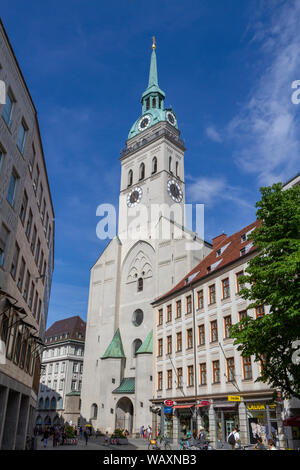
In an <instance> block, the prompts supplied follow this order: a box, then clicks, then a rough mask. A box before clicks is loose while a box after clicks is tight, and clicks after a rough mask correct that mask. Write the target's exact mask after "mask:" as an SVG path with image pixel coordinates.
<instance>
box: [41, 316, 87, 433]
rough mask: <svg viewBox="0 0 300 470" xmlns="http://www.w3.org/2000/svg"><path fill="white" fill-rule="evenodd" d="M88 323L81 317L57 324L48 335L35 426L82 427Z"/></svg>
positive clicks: (49, 329) (48, 331)
mask: <svg viewBox="0 0 300 470" xmlns="http://www.w3.org/2000/svg"><path fill="white" fill-rule="evenodd" d="M85 327H86V325H85V322H84V321H83V320H82V319H81V318H80V317H78V316H75V317H70V318H66V319H64V320H59V321H56V322H55V323H54V324H53V325H52V326H50V328H48V330H47V331H46V333H45V349H44V351H43V360H42V373H41V380H40V388H39V395H38V405H37V411H36V417H35V425H36V426H37V428H38V430H39V431H41V430H42V429H43V428H44V427H45V426H52V425H57V424H64V423H69V424H72V425H75V426H77V425H78V424H80V394H81V384H82V372H83V355H84V341H85Z"/></svg>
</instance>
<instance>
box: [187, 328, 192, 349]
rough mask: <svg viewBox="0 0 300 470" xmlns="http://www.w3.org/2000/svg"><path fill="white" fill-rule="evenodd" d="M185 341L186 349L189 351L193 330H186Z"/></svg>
mask: <svg viewBox="0 0 300 470" xmlns="http://www.w3.org/2000/svg"><path fill="white" fill-rule="evenodd" d="M186 340H187V349H191V348H192V347H193V329H192V328H189V329H188V330H186Z"/></svg>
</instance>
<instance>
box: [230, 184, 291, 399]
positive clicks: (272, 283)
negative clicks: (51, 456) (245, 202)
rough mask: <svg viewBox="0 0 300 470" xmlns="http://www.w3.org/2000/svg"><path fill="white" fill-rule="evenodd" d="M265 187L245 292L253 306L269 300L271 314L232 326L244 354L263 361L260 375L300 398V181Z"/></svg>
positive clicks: (236, 342)
mask: <svg viewBox="0 0 300 470" xmlns="http://www.w3.org/2000/svg"><path fill="white" fill-rule="evenodd" d="M260 192H261V200H260V201H258V202H257V203H256V207H257V208H258V209H257V212H256V215H257V219H260V220H261V222H262V224H261V226H259V227H258V228H257V229H256V230H254V231H253V232H252V233H251V235H250V236H249V238H251V239H252V240H253V243H254V245H255V246H256V247H257V248H258V254H257V255H256V256H255V257H253V258H252V259H250V261H249V263H248V266H247V269H246V273H245V275H244V276H242V278H241V283H244V288H243V289H242V290H241V296H242V297H243V298H244V299H248V300H249V301H250V304H249V306H248V309H251V308H256V307H259V306H261V305H263V306H266V307H267V306H269V307H270V314H266V315H263V316H262V317H258V318H252V317H250V315H248V316H247V317H246V318H245V319H244V320H242V321H241V322H239V323H237V324H235V325H233V326H232V327H231V337H233V338H235V342H234V344H236V345H238V350H239V351H241V355H242V356H244V357H249V356H254V358H255V361H260V362H261V364H263V367H262V371H261V376H260V377H259V378H258V379H257V381H260V382H264V383H268V384H269V385H271V386H272V387H273V388H276V389H280V390H281V393H282V396H283V397H284V398H289V397H291V396H294V397H297V398H300V363H299V358H300V351H299V350H300V341H299V340H300V277H299V274H300V186H294V187H292V188H290V189H288V190H285V191H283V190H282V184H281V183H278V184H274V185H273V186H272V187H264V188H261V189H260ZM297 350H298V351H299V353H297Z"/></svg>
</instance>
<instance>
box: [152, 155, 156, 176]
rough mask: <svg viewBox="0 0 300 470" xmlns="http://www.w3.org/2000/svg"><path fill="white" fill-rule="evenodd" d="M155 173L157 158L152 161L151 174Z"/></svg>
mask: <svg viewBox="0 0 300 470" xmlns="http://www.w3.org/2000/svg"><path fill="white" fill-rule="evenodd" d="M156 172H157V158H156V157H154V158H153V160H152V174H154V173H156Z"/></svg>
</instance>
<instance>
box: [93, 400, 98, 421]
mask: <svg viewBox="0 0 300 470" xmlns="http://www.w3.org/2000/svg"><path fill="white" fill-rule="evenodd" d="M97 416H98V406H97V405H96V403H93V404H92V406H91V418H92V419H96V418H97Z"/></svg>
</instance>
